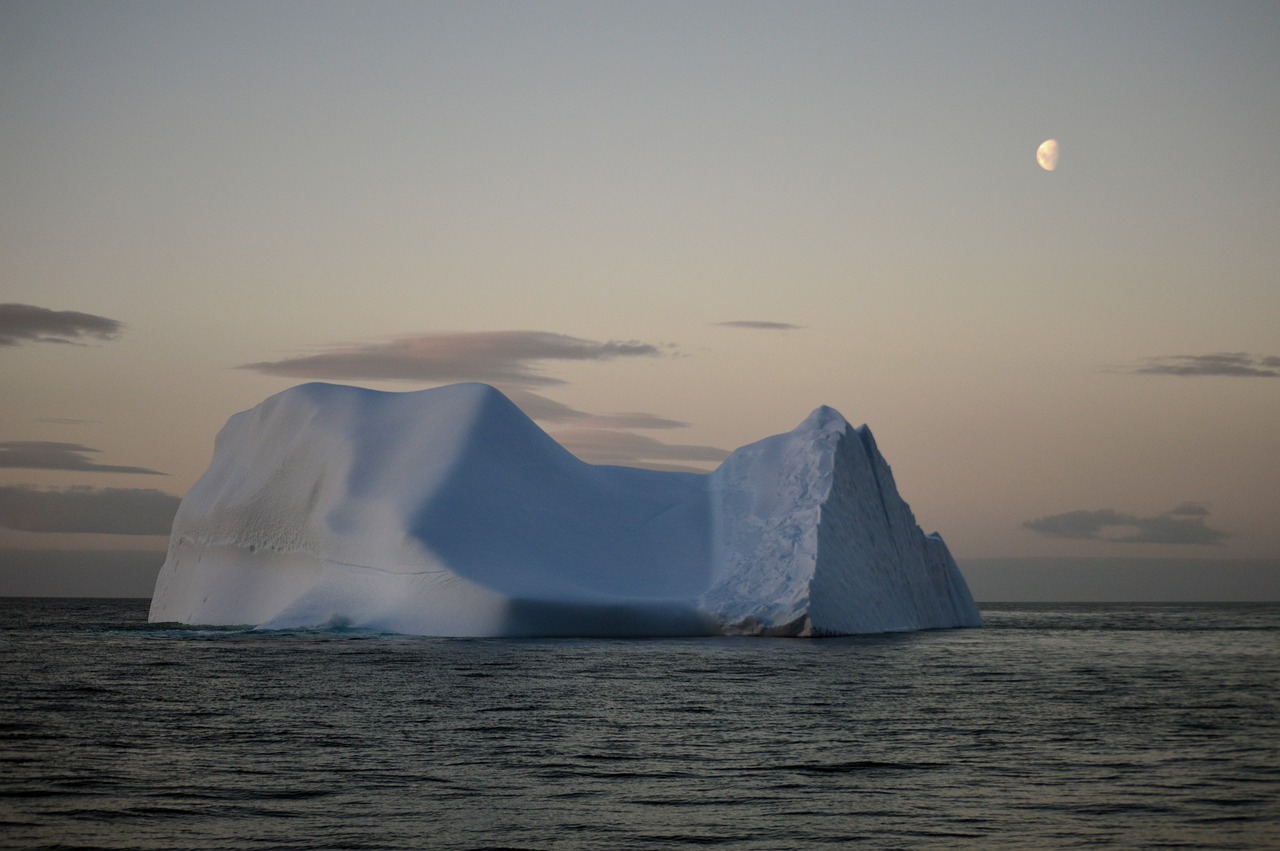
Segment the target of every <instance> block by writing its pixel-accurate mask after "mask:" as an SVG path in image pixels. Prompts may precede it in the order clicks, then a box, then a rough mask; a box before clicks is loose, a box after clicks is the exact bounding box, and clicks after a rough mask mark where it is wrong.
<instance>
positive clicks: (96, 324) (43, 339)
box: [0, 304, 121, 346]
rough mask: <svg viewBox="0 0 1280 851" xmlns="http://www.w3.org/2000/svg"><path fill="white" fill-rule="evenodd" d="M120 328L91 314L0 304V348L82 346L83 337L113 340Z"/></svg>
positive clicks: (114, 321) (110, 320)
mask: <svg viewBox="0 0 1280 851" xmlns="http://www.w3.org/2000/svg"><path fill="white" fill-rule="evenodd" d="M120 327H121V326H120V323H119V322H117V321H116V320H114V319H107V318H106V317H105V316H94V315H93V314H91V313H77V312H76V311H74V310H49V309H48V308H47V307H35V306H34V305H30V304H0V346H16V345H18V344H19V343H23V342H35V343H70V344H73V345H83V343H82V342H81V340H82V339H83V338H86V337H91V338H94V339H98V340H112V339H115V337H116V336H117V335H118V334H119V333H120Z"/></svg>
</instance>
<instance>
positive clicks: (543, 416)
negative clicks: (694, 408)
mask: <svg viewBox="0 0 1280 851" xmlns="http://www.w3.org/2000/svg"><path fill="white" fill-rule="evenodd" d="M505 392H506V394H507V397H508V398H509V399H511V401H512V402H515V403H516V405H517V406H519V408H520V410H522V411H524V412H525V413H526V414H528V415H529V417H530V418H531V419H535V420H538V421H539V422H547V423H570V424H572V425H574V426H579V427H583V428H684V427H686V426H688V425H689V424H688V423H682V422H680V421H679V420H669V419H667V418H666V417H660V416H658V415H657V414H646V413H644V412H642V411H631V412H627V413H616V414H592V413H588V412H587V411H579V410H577V409H576V408H571V407H569V406H568V405H565V404H562V403H560V402H557V401H555V400H554V399H548V398H547V397H546V396H540V395H538V394H537V393H530V392H529V391H528V390H507V391H505Z"/></svg>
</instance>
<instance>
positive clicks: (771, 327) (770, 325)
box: [716, 319, 804, 331]
mask: <svg viewBox="0 0 1280 851" xmlns="http://www.w3.org/2000/svg"><path fill="white" fill-rule="evenodd" d="M716 324H717V325H719V326H720V327H722V328H748V329H751V330H755V331H798V330H800V329H801V328H803V327H804V326H803V325H792V324H791V323H790V322H766V321H762V320H751V319H739V320H736V321H733V322H717V323H716Z"/></svg>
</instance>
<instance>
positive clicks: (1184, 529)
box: [1022, 502, 1228, 546]
mask: <svg viewBox="0 0 1280 851" xmlns="http://www.w3.org/2000/svg"><path fill="white" fill-rule="evenodd" d="M1208 515H1209V511H1208V509H1206V508H1205V507H1204V506H1202V505H1200V504H1199V503H1193V502H1184V503H1183V504H1182V505H1179V506H1178V507H1177V508H1175V509H1174V510H1173V511H1169V512H1166V513H1164V514H1159V515H1157V516H1155V517H1138V516H1136V515H1133V514H1123V513H1121V512H1118V511H1114V510H1112V509H1110V508H1103V509H1099V510H1096V511H1085V510H1081V511H1067V512H1064V513H1062V514H1053V515H1050V516H1048V517H1041V518H1039V519H1037V520H1028V521H1027V522H1026V523H1023V524H1022V525H1023V527H1024V528H1027V529H1030V530H1031V531H1033V532H1038V533H1039V534H1041V535H1044V536H1045V537H1046V538H1071V539H1076V540H1090V541H1112V542H1115V543H1123V544H1200V545H1205V546H1209V545H1214V544H1220V543H1222V541H1223V539H1225V538H1227V537H1228V535H1227V533H1226V532H1222V531H1220V530H1218V529H1213V528H1211V527H1209V526H1206V525H1205V520H1204V518H1205V517H1207V516H1208ZM1120 530H1129V531H1128V532H1124V531H1120ZM1113 531H1114V532H1116V534H1104V533H1108V532H1113Z"/></svg>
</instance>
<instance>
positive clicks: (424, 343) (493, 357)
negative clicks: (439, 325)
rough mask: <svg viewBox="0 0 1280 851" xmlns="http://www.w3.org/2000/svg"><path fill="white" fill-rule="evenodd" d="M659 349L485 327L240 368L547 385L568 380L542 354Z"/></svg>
mask: <svg viewBox="0 0 1280 851" xmlns="http://www.w3.org/2000/svg"><path fill="white" fill-rule="evenodd" d="M661 354H662V352H661V350H660V349H659V348H658V347H657V346H654V345H651V344H649V343H642V342H639V341H637V340H625V341H620V340H609V341H606V342H598V341H595V340H583V339H580V338H578V337H570V336H567V335H565V334H555V333H551V332H547V331H481V332H469V333H468V332H462V333H450V334H422V335H418V336H413V337H400V338H398V339H395V340H391V341H390V342H385V343H368V344H363V345H343V346H334V347H331V348H329V349H328V350H326V351H323V352H320V353H319V354H314V355H302V356H299V357H292V358H285V359H283V360H278V361H261V362H259V363H250V364H244V365H242V366H240V367H239V369H249V370H254V371H256V372H261V373H265V374H267V375H280V376H288V377H291V378H309V379H336V380H366V381H369V380H372V381H377V380H391V381H424V382H450V381H483V382H488V383H493V384H515V385H520V386H538V385H543V386H545V385H554V384H563V383H564V382H563V381H561V380H559V379H556V378H551V377H549V376H546V375H543V374H541V373H539V372H538V371H537V364H538V362H540V361H548V360H552V361H555V360H560V361H607V360H614V359H616V358H623V357H657V356H659V355H661Z"/></svg>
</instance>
